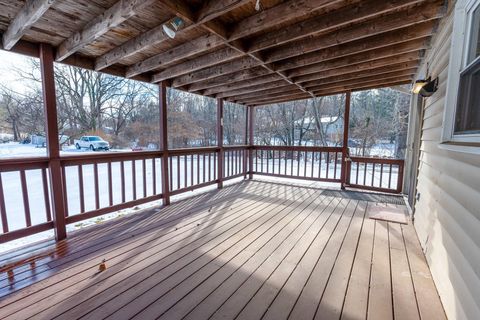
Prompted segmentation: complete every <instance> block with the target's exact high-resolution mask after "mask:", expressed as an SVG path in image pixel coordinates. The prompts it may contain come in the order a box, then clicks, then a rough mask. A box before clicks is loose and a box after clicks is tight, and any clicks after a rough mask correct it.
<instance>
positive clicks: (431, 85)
mask: <svg viewBox="0 0 480 320" xmlns="http://www.w3.org/2000/svg"><path fill="white" fill-rule="evenodd" d="M437 88H438V78H435V79H433V80H432V78H431V77H428V78H427V79H422V80H417V81H415V83H414V85H413V88H412V92H413V93H415V94H419V95H421V96H422V97H430V96H431V95H432V94H434V93H435V92H436V91H437Z"/></svg>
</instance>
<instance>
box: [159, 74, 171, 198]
mask: <svg viewBox="0 0 480 320" xmlns="http://www.w3.org/2000/svg"><path fill="white" fill-rule="evenodd" d="M158 93H159V94H158V100H159V104H158V105H159V109H160V110H159V111H160V151H162V158H161V159H162V161H161V172H162V194H163V204H164V205H166V206H168V205H169V204H170V182H169V180H168V177H169V174H168V127H167V126H168V121H167V84H166V83H165V81H162V82H160V84H159V90H158Z"/></svg>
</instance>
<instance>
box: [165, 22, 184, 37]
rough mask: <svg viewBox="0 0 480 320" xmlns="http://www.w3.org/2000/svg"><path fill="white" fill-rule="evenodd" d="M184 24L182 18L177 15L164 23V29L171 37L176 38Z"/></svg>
mask: <svg viewBox="0 0 480 320" xmlns="http://www.w3.org/2000/svg"><path fill="white" fill-rule="evenodd" d="M183 25H184V22H183V20H182V19H181V18H179V17H175V18H173V19H171V20H169V21H167V22H166V23H164V24H163V31H164V32H165V34H166V35H167V36H168V37H169V38H172V39H173V38H175V34H176V33H177V31H178V30H180V28H181V27H182V26H183Z"/></svg>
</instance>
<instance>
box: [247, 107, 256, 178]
mask: <svg viewBox="0 0 480 320" xmlns="http://www.w3.org/2000/svg"><path fill="white" fill-rule="evenodd" d="M254 120H255V109H254V107H252V106H250V107H248V146H249V149H248V178H249V179H253V154H254V150H253V144H254V128H255V122H254Z"/></svg>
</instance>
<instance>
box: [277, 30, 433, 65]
mask: <svg viewBox="0 0 480 320" xmlns="http://www.w3.org/2000/svg"><path fill="white" fill-rule="evenodd" d="M434 23H435V22H434V21H428V22H425V23H422V24H419V25H417V26H411V27H407V28H404V29H401V30H395V31H390V32H387V33H383V34H379V35H374V36H372V37H368V38H364V39H360V40H356V41H352V42H348V43H344V44H340V45H337V46H333V47H327V48H325V49H321V50H318V51H314V52H310V53H306V54H304V55H300V56H296V57H293V58H290V59H287V60H283V61H279V62H278V63H274V67H275V68H276V69H277V70H281V71H284V70H289V69H294V68H298V67H303V66H307V65H311V64H314V63H318V62H323V61H326V60H330V59H335V58H340V57H344V56H348V55H352V54H356V53H361V52H365V51H371V50H375V49H382V48H385V47H388V46H392V45H400V44H401V43H405V42H409V41H412V40H418V39H424V40H427V39H428V37H429V36H431V35H432V34H433V30H432V29H433V27H434Z"/></svg>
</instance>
